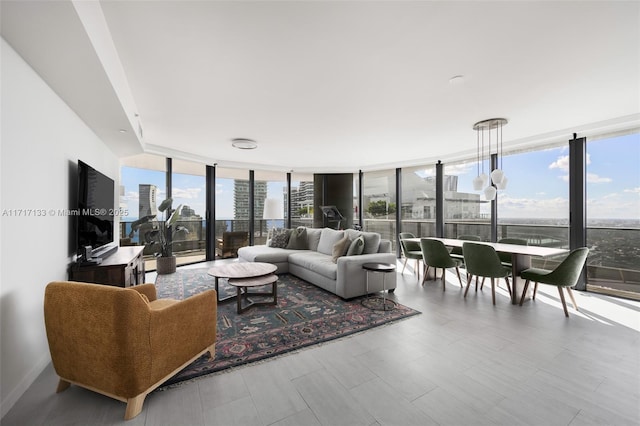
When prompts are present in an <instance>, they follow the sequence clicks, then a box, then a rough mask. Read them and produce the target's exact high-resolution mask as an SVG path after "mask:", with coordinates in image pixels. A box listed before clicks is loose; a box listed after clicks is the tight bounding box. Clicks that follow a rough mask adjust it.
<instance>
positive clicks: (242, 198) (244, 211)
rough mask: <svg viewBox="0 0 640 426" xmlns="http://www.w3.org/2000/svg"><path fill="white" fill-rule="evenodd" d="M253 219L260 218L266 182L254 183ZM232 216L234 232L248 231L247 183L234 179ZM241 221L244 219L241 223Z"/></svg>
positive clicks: (265, 192) (265, 196) (265, 195)
mask: <svg viewBox="0 0 640 426" xmlns="http://www.w3.org/2000/svg"><path fill="white" fill-rule="evenodd" d="M254 192H255V194H254V217H255V218H256V219H261V218H262V212H263V210H264V200H265V198H267V182H266V181H255V182H254ZM233 214H234V218H235V219H236V221H235V226H234V231H248V230H249V217H250V214H249V181H248V180H240V179H235V180H234V181H233ZM242 219H245V221H243V220H242Z"/></svg>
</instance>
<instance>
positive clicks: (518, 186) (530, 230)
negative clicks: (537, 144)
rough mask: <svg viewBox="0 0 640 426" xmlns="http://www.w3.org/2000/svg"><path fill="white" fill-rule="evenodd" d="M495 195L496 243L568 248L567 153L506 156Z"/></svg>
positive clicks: (564, 150) (560, 149) (564, 147)
mask: <svg viewBox="0 0 640 426" xmlns="http://www.w3.org/2000/svg"><path fill="white" fill-rule="evenodd" d="M502 169H503V171H504V173H505V176H507V177H508V179H509V180H508V183H507V187H506V189H504V190H500V191H498V195H497V202H498V239H501V238H521V239H525V240H527V243H528V244H529V245H535V246H547V247H563V248H569V152H568V142H565V143H563V144H562V145H560V146H554V147H549V148H546V149H538V150H535V151H526V152H520V153H515V154H511V155H505V156H504V157H503V159H502Z"/></svg>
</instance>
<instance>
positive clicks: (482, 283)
mask: <svg viewBox="0 0 640 426" xmlns="http://www.w3.org/2000/svg"><path fill="white" fill-rule="evenodd" d="M485 278H486V277H482V282H481V283H480V290H482V289H483V288H484V279H485Z"/></svg>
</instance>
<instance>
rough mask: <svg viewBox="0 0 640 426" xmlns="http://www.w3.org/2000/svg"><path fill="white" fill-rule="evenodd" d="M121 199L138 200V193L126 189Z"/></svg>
mask: <svg viewBox="0 0 640 426" xmlns="http://www.w3.org/2000/svg"><path fill="white" fill-rule="evenodd" d="M122 199H123V200H126V201H133V200H139V199H140V194H139V193H138V192H137V191H127V192H126V193H125V194H124V195H123V196H122Z"/></svg>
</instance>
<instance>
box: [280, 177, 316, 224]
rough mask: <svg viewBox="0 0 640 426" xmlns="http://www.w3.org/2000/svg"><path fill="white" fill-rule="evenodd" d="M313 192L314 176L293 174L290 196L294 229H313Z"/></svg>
mask: <svg viewBox="0 0 640 426" xmlns="http://www.w3.org/2000/svg"><path fill="white" fill-rule="evenodd" d="M313 191H314V189H313V175H312V174H304V173H292V175H291V194H290V197H291V227H292V228H296V227H298V226H307V227H310V228H311V227H313V194H314V192H313ZM285 206H286V200H285ZM285 209H286V207H285Z"/></svg>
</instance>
